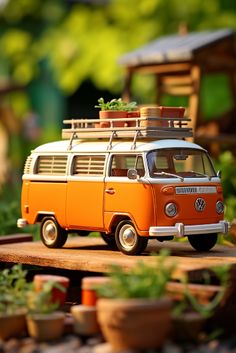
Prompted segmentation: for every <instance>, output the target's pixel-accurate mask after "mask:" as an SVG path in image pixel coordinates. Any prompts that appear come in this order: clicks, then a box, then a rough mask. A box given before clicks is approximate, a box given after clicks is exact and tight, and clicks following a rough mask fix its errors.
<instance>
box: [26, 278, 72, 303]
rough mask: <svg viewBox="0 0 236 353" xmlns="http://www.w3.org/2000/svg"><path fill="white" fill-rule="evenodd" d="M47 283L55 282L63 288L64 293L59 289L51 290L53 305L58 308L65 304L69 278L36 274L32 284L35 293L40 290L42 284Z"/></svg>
mask: <svg viewBox="0 0 236 353" xmlns="http://www.w3.org/2000/svg"><path fill="white" fill-rule="evenodd" d="M48 281H55V282H57V283H59V284H60V285H61V286H62V287H64V289H65V291H64V292H63V291H61V290H60V289H59V288H53V290H52V297H51V301H52V302H53V303H56V302H57V303H58V304H59V305H60V306H62V305H64V304H65V300H66V295H67V288H68V286H69V278H67V277H64V276H56V275H44V274H38V275H35V276H34V279H33V282H34V285H35V289H36V291H37V292H40V291H41V290H42V287H43V284H44V283H45V282H48Z"/></svg>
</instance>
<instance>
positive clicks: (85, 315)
mask: <svg viewBox="0 0 236 353" xmlns="http://www.w3.org/2000/svg"><path fill="white" fill-rule="evenodd" d="M70 311H71V314H72V316H73V319H74V332H75V333H77V334H79V335H83V336H92V335H96V334H97V333H98V332H99V331H100V330H99V326H98V322H97V313H96V308H95V307H92V306H85V305H72V306H71V309H70Z"/></svg>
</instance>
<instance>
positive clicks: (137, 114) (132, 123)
mask: <svg viewBox="0 0 236 353" xmlns="http://www.w3.org/2000/svg"><path fill="white" fill-rule="evenodd" d="M139 117H140V111H139V110H135V111H133V112H128V118H133V121H132V120H130V121H127V126H128V127H135V126H136V125H137V123H136V120H135V118H139Z"/></svg>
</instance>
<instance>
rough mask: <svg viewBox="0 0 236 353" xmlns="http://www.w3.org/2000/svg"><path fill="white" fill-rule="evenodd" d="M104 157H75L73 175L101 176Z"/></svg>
mask: <svg viewBox="0 0 236 353" xmlns="http://www.w3.org/2000/svg"><path fill="white" fill-rule="evenodd" d="M104 166H105V156H96V155H94V156H91V155H87V156H86V155H85V156H75V157H74V161H73V170H72V174H73V175H78V176H88V175H89V176H101V175H103V173H104Z"/></svg>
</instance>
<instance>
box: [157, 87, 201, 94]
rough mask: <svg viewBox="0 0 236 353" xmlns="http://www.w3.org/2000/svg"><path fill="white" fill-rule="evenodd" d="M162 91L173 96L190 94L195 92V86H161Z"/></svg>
mask: <svg viewBox="0 0 236 353" xmlns="http://www.w3.org/2000/svg"><path fill="white" fill-rule="evenodd" d="M161 92H162V93H165V94H169V95H171V96H190V95H191V94H193V92H194V88H193V86H190V85H188V86H187V85H186V86H168V85H163V86H161Z"/></svg>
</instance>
